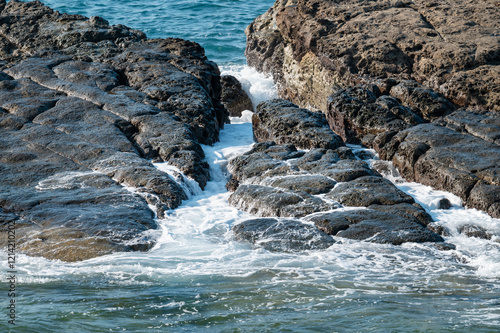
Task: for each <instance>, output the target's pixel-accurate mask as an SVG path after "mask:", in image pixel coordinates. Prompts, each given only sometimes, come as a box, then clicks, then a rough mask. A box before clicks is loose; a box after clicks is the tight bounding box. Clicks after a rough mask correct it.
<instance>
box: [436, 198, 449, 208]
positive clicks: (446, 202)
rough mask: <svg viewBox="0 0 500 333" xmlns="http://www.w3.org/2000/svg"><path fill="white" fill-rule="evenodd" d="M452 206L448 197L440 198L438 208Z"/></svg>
mask: <svg viewBox="0 0 500 333" xmlns="http://www.w3.org/2000/svg"><path fill="white" fill-rule="evenodd" d="M451 207H453V205H452V204H451V202H450V200H448V199H446V198H443V199H441V200H439V202H438V204H437V209H450V208H451Z"/></svg>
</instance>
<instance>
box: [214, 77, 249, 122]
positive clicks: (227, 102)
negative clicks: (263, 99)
mask: <svg viewBox="0 0 500 333" xmlns="http://www.w3.org/2000/svg"><path fill="white" fill-rule="evenodd" d="M221 84H222V93H221V102H222V104H223V105H224V107H225V108H226V110H227V111H228V112H229V115H230V116H232V117H241V112H243V111H245V110H250V111H253V104H252V101H251V100H250V97H249V96H248V94H247V93H246V92H245V90H243V87H242V86H241V83H240V81H238V79H237V78H235V77H234V76H232V75H222V76H221Z"/></svg>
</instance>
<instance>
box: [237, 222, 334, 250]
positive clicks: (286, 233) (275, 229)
mask: <svg viewBox="0 0 500 333" xmlns="http://www.w3.org/2000/svg"><path fill="white" fill-rule="evenodd" d="M233 232H234V234H235V235H236V239H239V240H246V241H249V242H251V243H254V244H257V245H260V246H262V247H263V248H265V249H266V250H269V251H280V252H297V251H304V250H321V249H326V248H328V247H330V246H332V244H334V243H335V241H334V240H333V238H332V237H331V236H329V235H327V234H326V233H324V232H323V231H321V230H319V229H318V228H315V227H314V226H311V225H308V224H304V223H302V222H300V221H297V220H290V219H280V220H278V219H272V218H267V219H264V218H262V219H253V220H246V221H243V222H241V223H239V224H237V225H235V226H234V227H233Z"/></svg>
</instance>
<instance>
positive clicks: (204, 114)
mask: <svg viewBox="0 0 500 333" xmlns="http://www.w3.org/2000/svg"><path fill="white" fill-rule="evenodd" d="M0 11H1V14H0V46H1V47H0V60H1V69H2V71H1V72H0V141H1V143H0V170H1V173H2V183H1V185H0V187H1V191H0V209H1V212H2V215H1V216H2V221H1V222H2V231H1V232H2V233H5V232H7V231H6V225H5V223H8V222H9V221H11V220H12V219H14V220H15V221H16V227H17V230H16V235H19V237H18V239H17V247H18V249H19V250H20V251H22V252H24V253H26V254H29V255H40V256H44V257H46V258H50V259H61V260H67V261H76V260H83V259H88V258H92V257H95V256H99V255H102V254H106V253H111V252H114V251H130V250H147V249H148V248H150V247H151V246H152V245H153V244H154V241H155V240H154V238H152V237H151V232H150V231H148V230H150V229H156V228H157V225H156V222H155V214H154V213H153V212H152V211H151V209H150V206H149V205H154V206H156V209H157V213H158V215H159V216H160V217H161V216H163V214H164V212H165V211H166V210H167V209H172V208H175V207H178V206H179V205H180V204H181V202H182V200H183V199H186V193H184V191H183V189H182V186H181V185H180V184H179V183H178V180H174V179H173V178H172V177H170V176H169V175H168V174H166V173H164V172H162V171H159V170H158V169H157V168H155V167H154V166H153V164H152V163H151V162H150V161H151V160H153V161H155V162H168V163H169V164H171V165H173V166H176V167H177V168H178V169H180V170H181V171H182V172H183V173H184V174H186V175H188V176H190V177H192V178H193V179H195V180H196V181H197V182H198V183H199V185H200V186H201V187H202V188H203V187H204V186H205V184H206V183H207V181H208V179H209V176H210V175H209V167H208V164H207V162H206V161H204V154H203V150H202V149H201V146H200V143H204V144H212V143H214V142H215V141H217V140H218V136H219V130H220V129H221V128H222V126H223V125H224V123H225V122H227V120H228V113H227V111H226V110H225V108H224V107H223V106H222V104H221V102H220V94H221V83H220V73H219V70H218V68H217V66H216V65H215V64H214V63H212V62H210V61H208V60H207V58H206V57H205V55H204V50H203V49H202V48H201V47H200V46H199V45H198V44H196V43H192V42H188V41H184V40H180V39H173V38H169V39H155V40H148V39H146V36H145V34H144V33H142V32H140V31H136V30H133V29H129V28H127V27H125V26H122V25H115V26H110V25H109V23H108V22H107V21H106V20H104V19H102V18H99V17H92V18H90V19H89V18H86V17H83V16H80V15H69V14H60V13H59V12H56V11H53V10H52V9H50V8H48V7H45V6H44V5H43V4H42V3H40V2H37V1H33V2H19V1H16V0H12V1H9V2H8V3H7V4H5V2H0ZM124 186H127V187H133V188H134V193H131V192H130V191H127V190H126V188H124ZM148 204H149V205H148ZM4 217H5V218H4ZM148 235H149V236H148ZM2 239H7V238H6V237H2ZM0 245H5V244H4V243H2V244H0Z"/></svg>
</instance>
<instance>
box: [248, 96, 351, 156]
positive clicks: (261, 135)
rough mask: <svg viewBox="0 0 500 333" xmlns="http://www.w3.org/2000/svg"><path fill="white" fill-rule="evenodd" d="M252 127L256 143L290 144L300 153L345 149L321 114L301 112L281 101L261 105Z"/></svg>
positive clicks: (275, 100)
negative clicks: (304, 151) (313, 150)
mask: <svg viewBox="0 0 500 333" xmlns="http://www.w3.org/2000/svg"><path fill="white" fill-rule="evenodd" d="M252 126H253V133H254V138H255V140H256V141H258V142H265V141H274V142H276V143H278V144H285V143H291V144H294V145H295V146H296V147H298V148H302V149H311V148H326V149H336V148H339V147H341V146H343V145H344V143H343V142H342V140H341V139H340V137H339V136H338V135H336V134H335V133H333V132H332V130H331V129H330V128H329V127H328V122H327V121H326V119H325V116H324V115H323V114H321V113H318V112H312V111H309V110H307V109H301V108H299V107H297V106H296V105H295V104H293V103H290V102H288V101H285V100H282V99H274V100H271V101H267V102H262V103H260V104H259V105H258V106H257V112H256V113H255V114H254V116H253V118H252Z"/></svg>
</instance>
